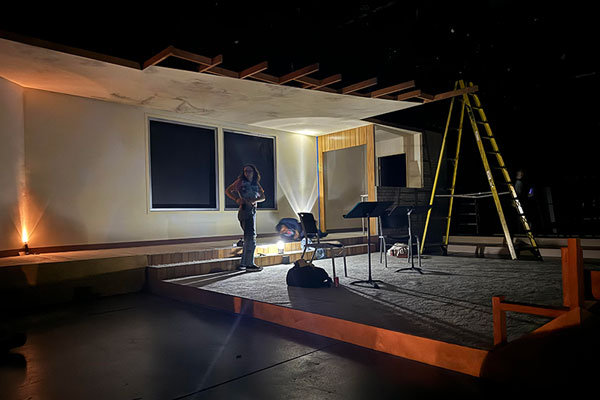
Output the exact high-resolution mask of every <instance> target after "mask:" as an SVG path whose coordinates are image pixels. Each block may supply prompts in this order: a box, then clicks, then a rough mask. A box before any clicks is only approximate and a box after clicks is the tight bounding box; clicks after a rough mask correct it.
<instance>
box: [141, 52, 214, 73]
mask: <svg viewBox="0 0 600 400" xmlns="http://www.w3.org/2000/svg"><path fill="white" fill-rule="evenodd" d="M169 57H177V58H181V59H183V60H187V61H191V62H195V63H197V64H201V67H200V68H199V71H200V72H205V71H207V70H209V69H211V68H213V67H215V66H217V65H219V64H221V63H222V62H223V56H222V55H220V54H219V55H218V56H216V57H213V58H209V57H204V56H201V55H199V54H195V53H192V52H189V51H185V50H181V49H177V48H175V47H173V46H169V47H167V48H166V49H164V50H163V51H161V52H159V53H158V54H156V55H155V56H154V57H152V58H150V59H148V60H147V61H146V62H145V63H144V64H143V66H142V69H146V68H148V67H151V66H152V65H156V64H158V63H160V62H161V61H164V60H165V59H167V58H169Z"/></svg>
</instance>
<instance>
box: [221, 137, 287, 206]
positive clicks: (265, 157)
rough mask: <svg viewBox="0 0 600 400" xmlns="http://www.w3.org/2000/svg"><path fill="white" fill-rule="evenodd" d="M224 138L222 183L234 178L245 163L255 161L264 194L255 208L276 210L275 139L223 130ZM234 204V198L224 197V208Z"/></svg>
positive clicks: (226, 184) (229, 182) (231, 181)
mask: <svg viewBox="0 0 600 400" xmlns="http://www.w3.org/2000/svg"><path fill="white" fill-rule="evenodd" d="M223 139H224V150H225V186H229V185H231V184H232V183H233V182H234V181H235V180H236V179H237V177H238V176H239V175H240V173H241V172H242V167H243V166H244V165H245V164H254V165H255V166H256V168H258V170H259V172H260V175H261V180H260V185H261V186H262V187H263V189H264V190H265V197H266V200H265V201H263V202H261V203H258V208H263V209H264V208H268V209H275V208H276V202H275V196H276V194H275V182H276V180H275V138H274V137H268V136H255V135H249V134H243V133H236V132H231V131H224V132H223ZM237 207H238V206H237V204H235V202H234V201H233V200H231V199H230V198H229V197H225V208H237Z"/></svg>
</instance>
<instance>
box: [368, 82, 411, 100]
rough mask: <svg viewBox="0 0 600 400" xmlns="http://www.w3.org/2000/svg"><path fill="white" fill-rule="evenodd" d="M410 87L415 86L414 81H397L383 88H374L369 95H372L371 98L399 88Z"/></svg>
mask: <svg viewBox="0 0 600 400" xmlns="http://www.w3.org/2000/svg"><path fill="white" fill-rule="evenodd" d="M412 87H415V81H408V82H404V83H399V84H397V85H393V86H388V87H386V88H383V89H379V90H375V91H373V92H371V97H373V98H375V97H381V96H384V95H386V94H390V93H394V92H399V91H401V90H405V89H410V88H412Z"/></svg>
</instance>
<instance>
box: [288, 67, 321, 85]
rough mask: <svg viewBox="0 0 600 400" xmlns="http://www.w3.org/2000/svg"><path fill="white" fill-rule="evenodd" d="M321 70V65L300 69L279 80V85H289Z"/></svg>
mask: <svg viewBox="0 0 600 400" xmlns="http://www.w3.org/2000/svg"><path fill="white" fill-rule="evenodd" d="M318 70H319V64H318V63H316V64H312V65H308V66H306V67H304V68H300V69H299V70H297V71H293V72H290V73H289V74H285V75H284V76H282V77H280V78H279V84H280V85H283V84H284V83H288V82H290V81H293V80H296V79H298V78H301V77H303V76H306V75H309V74H312V73H313V72H317V71H318Z"/></svg>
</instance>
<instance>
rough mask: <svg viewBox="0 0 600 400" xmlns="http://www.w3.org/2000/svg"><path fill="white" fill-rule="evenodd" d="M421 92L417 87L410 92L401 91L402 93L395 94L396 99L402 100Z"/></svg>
mask: <svg viewBox="0 0 600 400" xmlns="http://www.w3.org/2000/svg"><path fill="white" fill-rule="evenodd" d="M421 93H422V92H421V89H417V90H413V91H410V92H406V93H402V94H399V95H398V96H396V100H398V101H402V100H408V99H412V98H414V97H418V96H420V95H421Z"/></svg>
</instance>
